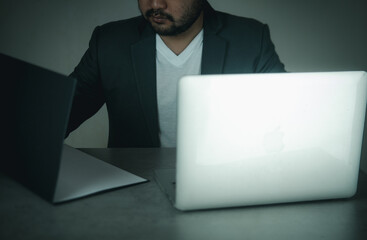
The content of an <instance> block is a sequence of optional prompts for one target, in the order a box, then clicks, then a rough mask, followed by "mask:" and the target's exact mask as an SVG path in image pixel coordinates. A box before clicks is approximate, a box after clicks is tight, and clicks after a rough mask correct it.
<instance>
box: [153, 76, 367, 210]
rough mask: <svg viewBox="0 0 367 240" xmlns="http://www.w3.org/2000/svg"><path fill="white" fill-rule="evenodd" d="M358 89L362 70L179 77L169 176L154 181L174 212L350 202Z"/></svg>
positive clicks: (359, 121)
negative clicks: (173, 165)
mask: <svg viewBox="0 0 367 240" xmlns="http://www.w3.org/2000/svg"><path fill="white" fill-rule="evenodd" d="M366 90H367V75H366V73H365V72H323V73H275V74H239V75H206V76H188V77H184V78H183V79H181V81H180V82H179V97H178V139H177V169H176V171H177V172H176V173H174V172H172V171H171V170H161V171H157V172H156V177H157V180H158V182H159V184H160V185H161V186H162V187H163V188H164V190H165V191H166V192H167V193H168V194H170V195H171V197H170V198H171V200H172V201H173V202H174V204H175V206H176V208H178V209H180V210H196V209H208V208H222V207H236V206H248V205H259V204H275V203H286V202H298V201H311V200H323V199H336V198H348V197H351V196H353V195H354V194H355V192H356V188H357V180H358V173H359V162H360V153H361V146H362V135H363V129H364V121H365V109H366ZM173 182H174V184H173Z"/></svg>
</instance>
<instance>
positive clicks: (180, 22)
mask: <svg viewBox="0 0 367 240" xmlns="http://www.w3.org/2000/svg"><path fill="white" fill-rule="evenodd" d="M202 10H203V1H202V0H198V1H195V3H194V4H193V5H192V6H190V7H188V8H186V9H185V12H184V14H183V15H182V17H181V18H180V19H174V18H173V16H172V15H170V14H168V13H165V12H164V11H163V10H162V9H155V10H154V9H150V10H148V11H146V12H145V14H144V16H145V18H146V19H149V18H150V17H155V16H157V17H162V18H165V19H166V20H168V21H170V22H171V23H172V25H170V26H169V27H168V28H167V27H164V26H163V24H162V26H160V25H159V24H158V23H157V24H152V23H151V26H152V27H153V29H154V31H155V32H156V33H158V34H159V35H161V36H176V35H178V34H180V33H183V32H185V31H186V30H188V29H189V28H190V27H191V26H192V25H193V24H194V23H195V21H196V20H197V19H198V18H199V16H200V14H201V12H202Z"/></svg>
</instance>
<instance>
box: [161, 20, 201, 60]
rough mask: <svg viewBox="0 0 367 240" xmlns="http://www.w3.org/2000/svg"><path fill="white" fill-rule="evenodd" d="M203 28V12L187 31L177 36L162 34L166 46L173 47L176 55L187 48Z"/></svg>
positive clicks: (172, 49)
mask: <svg viewBox="0 0 367 240" xmlns="http://www.w3.org/2000/svg"><path fill="white" fill-rule="evenodd" d="M202 28H203V13H201V14H200V16H199V17H198V19H196V21H195V22H194V24H193V25H192V26H191V27H190V28H189V29H188V30H186V31H185V32H183V33H180V34H179V35H176V36H160V37H161V38H162V40H163V42H164V43H165V44H166V46H167V47H168V48H169V49H171V51H172V52H174V53H175V54H176V55H180V53H182V52H183V50H185V48H186V47H187V46H188V45H189V44H190V42H191V41H192V40H193V39H194V38H195V37H196V35H198V33H199V32H200V31H201V29H202Z"/></svg>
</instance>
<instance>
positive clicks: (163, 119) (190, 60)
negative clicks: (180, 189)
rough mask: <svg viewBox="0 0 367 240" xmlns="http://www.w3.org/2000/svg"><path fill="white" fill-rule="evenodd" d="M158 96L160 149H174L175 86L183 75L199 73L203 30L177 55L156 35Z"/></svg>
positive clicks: (175, 129) (175, 128) (175, 118)
mask: <svg viewBox="0 0 367 240" xmlns="http://www.w3.org/2000/svg"><path fill="white" fill-rule="evenodd" d="M156 49H157V56H156V63H157V97H158V117H159V127H160V141H161V147H176V135H177V134H176V133H177V116H176V115H177V83H178V80H179V79H180V78H181V77H183V76H185V75H198V74H201V55H202V50H203V30H201V32H200V33H199V34H198V35H197V36H196V37H195V38H194V39H193V40H192V41H191V43H190V44H189V45H188V46H187V47H186V48H185V50H184V51H183V52H181V53H180V54H179V55H178V56H177V55H176V54H175V53H174V52H172V51H171V49H169V48H168V47H167V46H166V44H165V43H164V42H163V40H162V39H161V37H160V36H159V35H158V34H157V35H156Z"/></svg>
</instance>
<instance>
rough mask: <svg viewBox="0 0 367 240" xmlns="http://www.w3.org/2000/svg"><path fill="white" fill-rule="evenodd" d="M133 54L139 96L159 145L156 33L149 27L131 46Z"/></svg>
mask: <svg viewBox="0 0 367 240" xmlns="http://www.w3.org/2000/svg"><path fill="white" fill-rule="evenodd" d="M131 56H132V62H133V67H134V74H135V79H136V82H137V88H138V93H139V98H140V102H141V105H142V108H143V112H144V116H145V119H146V123H147V126H148V128H149V132H150V135H151V139H152V143H153V145H155V146H159V137H158V132H159V127H158V126H159V124H158V109H157V85H156V47H155V34H154V32H152V31H151V29H150V28H149V27H145V29H144V30H143V32H142V40H141V41H139V42H137V43H135V44H133V45H132V46H131Z"/></svg>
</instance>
